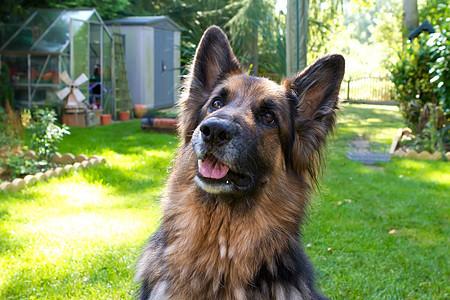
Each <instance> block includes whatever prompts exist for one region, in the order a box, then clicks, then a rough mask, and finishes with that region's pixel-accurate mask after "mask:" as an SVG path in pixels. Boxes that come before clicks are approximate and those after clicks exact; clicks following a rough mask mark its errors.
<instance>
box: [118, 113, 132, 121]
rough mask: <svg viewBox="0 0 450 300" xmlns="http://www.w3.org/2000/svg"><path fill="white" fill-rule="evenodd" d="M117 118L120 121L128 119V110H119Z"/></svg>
mask: <svg viewBox="0 0 450 300" xmlns="http://www.w3.org/2000/svg"><path fill="white" fill-rule="evenodd" d="M119 120H120V121H128V120H130V112H129V111H119Z"/></svg>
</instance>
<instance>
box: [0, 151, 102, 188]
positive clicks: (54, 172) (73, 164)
mask: <svg viewBox="0 0 450 300" xmlns="http://www.w3.org/2000/svg"><path fill="white" fill-rule="evenodd" d="M35 155H36V154H35V152H34V151H32V150H31V151H27V152H25V153H24V156H25V157H29V158H33V157H35ZM53 161H54V162H55V163H58V164H65V165H64V166H63V167H57V168H54V169H53V168H52V169H48V170H47V171H45V172H39V173H36V174H34V175H27V176H25V177H24V178H16V179H14V180H13V181H12V182H9V181H4V182H2V183H0V192H3V191H5V192H9V193H11V192H16V191H19V190H21V189H23V188H25V187H26V186H31V185H34V184H35V183H36V182H39V181H46V180H47V179H49V178H51V177H58V176H62V175H64V174H66V173H69V172H72V171H78V170H84V169H86V168H89V167H94V166H98V165H101V164H104V163H106V159H105V158H104V157H102V156H98V155H92V156H91V157H87V156H86V155H84V154H79V155H77V156H75V155H73V154H72V153H65V154H63V155H61V154H60V153H58V152H56V154H55V158H54V159H53Z"/></svg>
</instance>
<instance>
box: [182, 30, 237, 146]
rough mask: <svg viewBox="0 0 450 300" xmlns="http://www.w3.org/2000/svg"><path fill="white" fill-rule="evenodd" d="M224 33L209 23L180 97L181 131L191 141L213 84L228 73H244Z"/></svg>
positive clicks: (183, 136)
mask: <svg viewBox="0 0 450 300" xmlns="http://www.w3.org/2000/svg"><path fill="white" fill-rule="evenodd" d="M242 72H243V71H242V69H241V66H240V65H239V62H238V60H237V59H236V56H235V55H234V53H233V50H232V49H231V46H230V42H229V41H228V38H227V36H226V35H225V33H224V32H223V31H222V30H221V29H220V28H219V27H217V26H211V27H209V28H208V29H207V30H206V31H205V33H204V34H203V37H202V39H201V41H200V43H199V45H198V48H197V51H196V53H195V58H194V61H193V64H192V66H191V71H190V74H189V75H188V77H187V80H186V82H185V86H184V93H183V96H182V100H181V101H180V108H181V111H180V115H179V120H180V122H179V133H180V136H181V138H182V140H183V141H184V142H188V141H189V140H190V137H191V135H192V132H193V131H194V129H195V128H196V127H197V126H198V124H199V123H200V119H201V115H200V111H201V108H202V106H203V105H204V104H205V101H206V100H207V99H208V98H209V95H210V94H211V92H212V90H213V89H214V87H215V86H216V85H217V84H218V83H219V82H220V81H221V80H223V79H225V78H226V77H227V76H229V75H232V74H240V73H242Z"/></svg>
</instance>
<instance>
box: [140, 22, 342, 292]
mask: <svg viewBox="0 0 450 300" xmlns="http://www.w3.org/2000/svg"><path fill="white" fill-rule="evenodd" d="M344 65H345V61H344V58H343V57H342V56H341V55H330V56H325V57H323V58H321V59H319V60H317V61H316V62H315V63H314V64H312V65H311V66H310V67H309V68H307V69H306V70H305V71H303V72H302V73H301V74H298V75H295V76H293V77H292V78H289V79H285V80H284V81H283V82H282V83H281V84H277V83H275V82H273V81H270V80H268V79H265V78H259V77H253V76H250V75H247V73H246V72H244V71H243V69H242V67H241V66H240V65H239V63H238V60H237V59H236V57H235V55H234V53H233V51H232V49H231V47H230V44H229V42H228V39H227V37H226V35H225V34H224V33H223V31H222V30H221V29H219V28H218V27H216V26H213V27H210V28H208V29H207V30H206V32H205V33H204V35H203V37H202V39H201V41H200V44H199V46H198V48H197V51H196V54H195V58H194V61H193V64H192V67H191V73H190V75H189V77H188V78H187V80H186V83H185V86H184V95H183V96H182V99H181V100H180V107H181V111H180V115H179V133H180V136H181V145H180V147H179V149H178V153H177V157H176V160H175V162H174V165H173V169H172V172H171V174H170V176H169V179H168V182H167V187H166V191H165V194H164V197H163V200H162V205H163V210H164V213H163V217H162V220H161V226H160V228H159V229H158V230H157V232H156V233H154V235H153V236H152V238H151V239H150V241H149V243H148V244H147V245H146V247H145V248H144V250H143V254H142V256H141V258H140V260H139V262H138V265H137V274H136V278H137V280H138V281H139V282H141V288H140V299H304V300H306V299H326V298H325V297H324V296H322V295H321V294H320V293H319V292H318V291H317V290H316V289H315V287H314V280H313V270H312V266H311V264H310V262H309V261H308V259H307V257H306V255H305V253H304V251H303V248H302V245H301V242H300V239H299V228H300V225H301V224H302V223H303V220H304V219H305V211H306V209H307V203H308V198H309V196H310V194H311V193H312V192H313V191H314V188H315V186H316V185H317V178H318V175H319V173H320V172H319V171H320V169H321V161H322V158H323V148H324V145H325V142H326V137H327V134H328V133H329V132H331V131H332V130H333V127H334V125H335V122H336V113H335V109H336V108H337V102H338V93H339V88H340V84H341V81H342V77H343V75H344Z"/></svg>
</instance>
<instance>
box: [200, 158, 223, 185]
mask: <svg viewBox="0 0 450 300" xmlns="http://www.w3.org/2000/svg"><path fill="white" fill-rule="evenodd" d="M229 170H230V168H228V166H227V165H225V164H224V163H222V162H221V161H220V160H218V159H217V158H216V157H214V156H213V155H209V156H207V157H206V158H205V161H202V160H201V159H199V160H198V171H199V172H200V174H201V175H202V176H203V177H205V178H212V179H222V178H224V177H225V176H226V175H227V173H228V171H229Z"/></svg>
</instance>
